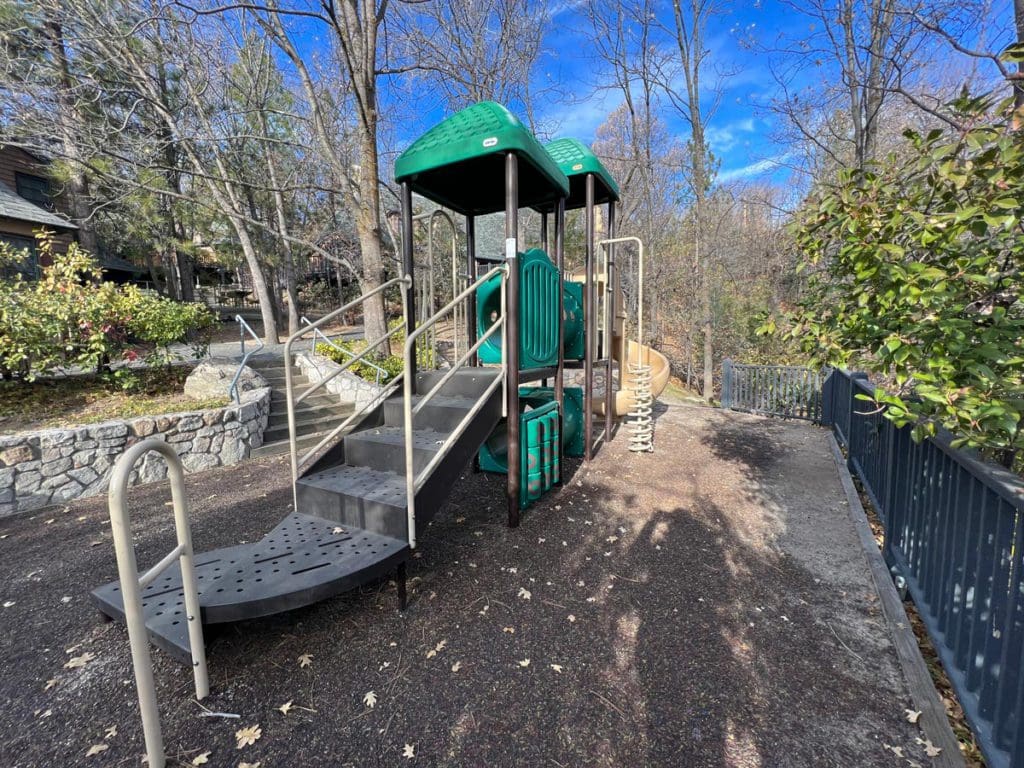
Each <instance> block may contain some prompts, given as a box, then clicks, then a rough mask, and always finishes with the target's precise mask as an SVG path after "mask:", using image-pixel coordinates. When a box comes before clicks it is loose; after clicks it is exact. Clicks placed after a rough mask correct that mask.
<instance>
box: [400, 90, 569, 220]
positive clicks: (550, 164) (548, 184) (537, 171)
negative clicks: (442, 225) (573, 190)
mask: <svg viewBox="0 0 1024 768" xmlns="http://www.w3.org/2000/svg"><path fill="white" fill-rule="evenodd" d="M508 152H514V153H515V154H516V156H517V157H518V158H519V206H520V207H521V208H528V207H539V206H544V205H551V204H553V203H554V202H555V201H556V200H558V198H560V197H565V196H566V195H568V194H569V180H568V179H567V178H566V176H565V174H564V173H562V172H561V171H560V170H559V169H558V166H557V165H556V164H555V161H554V160H552V159H551V156H550V155H549V154H548V153H547V152H545V151H544V148H543V147H541V145H540V144H539V143H538V142H537V139H535V138H534V137H533V134H531V133H530V131H529V130H528V129H527V128H526V126H524V125H523V124H522V123H521V122H519V119H518V118H517V117H516V116H515V115H513V114H512V113H511V112H509V111H508V110H507V109H505V107H503V106H501V105H500V104H495V103H494V102H493V101H481V102H480V103H479V104H474V105H473V106H471V107H467V108H466V109H464V110H462V111H461V112H456V113H455V114H454V115H452V116H451V117H449V118H448V119H446V120H444V121H443V122H441V123H438V124H437V125H435V126H434V127H433V128H431V129H430V130H429V131H427V132H426V133H424V134H423V135H422V136H420V137H419V138H418V139H416V141H414V142H413V143H412V145H411V146H409V148H408V149H406V150H405V152H403V153H402V154H401V155H400V156H399V157H398V160H396V161H395V180H396V181H408V182H409V183H410V185H411V186H412V189H413V191H414V192H417V193H418V194H420V195H423V196H424V197H426V198H429V199H431V200H433V201H435V202H437V203H440V204H441V205H444V206H446V207H448V208H451V209H453V210H455V211H458V212H459V213H463V214H468V215H471V216H479V215H481V214H485V213H494V212H496V211H503V210H505V164H504V156H505V155H506V154H507V153H508Z"/></svg>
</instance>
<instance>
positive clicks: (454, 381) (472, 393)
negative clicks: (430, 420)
mask: <svg viewBox="0 0 1024 768" xmlns="http://www.w3.org/2000/svg"><path fill="white" fill-rule="evenodd" d="M446 373H447V371H428V372H426V373H419V374H417V375H416V392H417V393H419V394H423V393H425V392H428V391H429V390H430V389H431V387H433V386H435V385H436V384H437V383H438V382H439V381H440V380H441V379H442V378H443V377H444V376H445V375H446ZM498 375H500V371H499V370H498V369H497V368H482V367H478V368H460V369H459V370H457V371H456V372H455V374H454V375H453V376H452V377H451V378H450V379H449V380H448V381H446V382H445V383H444V384H443V385H442V386H441V390H440V391H439V392H438V393H437V394H438V395H447V396H449V397H471V398H473V399H474V400H475V399H476V398H477V397H479V396H480V395H481V394H482V393H483V391H484V390H485V389H487V387H488V385H490V383H491V382H492V381H494V379H495V378H496V377H497V376H498ZM435 397H436V395H435Z"/></svg>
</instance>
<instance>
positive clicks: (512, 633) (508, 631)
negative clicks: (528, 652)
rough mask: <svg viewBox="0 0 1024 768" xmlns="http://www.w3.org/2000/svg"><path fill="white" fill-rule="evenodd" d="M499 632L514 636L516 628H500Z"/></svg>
mask: <svg viewBox="0 0 1024 768" xmlns="http://www.w3.org/2000/svg"><path fill="white" fill-rule="evenodd" d="M501 631H502V632H507V633H508V634H510V635H514V634H515V633H516V628H515V627H502V628H501Z"/></svg>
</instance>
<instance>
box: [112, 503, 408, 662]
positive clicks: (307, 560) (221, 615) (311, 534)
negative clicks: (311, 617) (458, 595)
mask: <svg viewBox="0 0 1024 768" xmlns="http://www.w3.org/2000/svg"><path fill="white" fill-rule="evenodd" d="M408 557H409V545H408V543H407V542H406V541H403V540H399V539H394V538H389V537H387V536H381V535H380V534H376V533H371V532H369V531H364V530H359V529H348V528H342V527H339V526H338V525H337V524H335V523H331V522H328V521H326V520H323V519H321V518H317V517H312V516H310V515H304V514H300V513H292V514H290V515H289V516H288V517H286V518H285V519H284V520H282V521H281V523H280V524H279V525H278V526H277V527H276V528H275V529H274V530H273V531H271V532H270V533H269V534H267V535H266V536H265V537H264V538H263V539H262V540H260V541H258V542H256V543H253V544H241V545H239V546H236V547H228V548H226V549H218V550H215V551H213V552H206V553H202V554H197V555H196V558H195V562H196V577H197V580H198V582H199V604H200V606H201V607H202V621H203V624H219V623H224V622H230V621H240V620H242V619H252V618H257V617H260V616H269V615H271V614H274V613H280V612H281V611H287V610H291V609H293V608H300V607H302V606H304V605H309V604H311V603H314V602H316V601H318V600H323V599H324V598H327V597H331V596H332V595H336V594H338V593H340V592H344V591H346V590H349V589H352V588H354V587H357V586H359V585H360V584H363V583H365V582H367V581H370V580H372V579H374V578H377V577H379V576H381V575H383V574H385V573H388V572H389V571H393V570H394V569H395V568H396V567H397V566H398V565H399V564H400V563H403V562H405V560H407V559H408ZM182 595H183V593H182V589H181V571H180V569H179V568H178V566H177V565H175V566H173V567H172V568H169V569H168V570H167V571H166V573H164V574H162V575H161V576H160V577H159V578H157V580H156V581H154V582H153V583H152V584H150V585H149V586H148V587H146V589H145V590H143V593H142V598H143V600H142V606H143V612H144V613H145V616H146V627H147V629H148V630H149V635H150V639H151V640H152V641H153V642H154V643H155V644H156V645H158V646H159V647H161V648H163V649H164V650H165V651H167V652H168V653H170V654H172V655H174V656H176V657H178V658H179V659H181V660H182V661H185V662H188V660H189V655H190V654H189V643H188V629H187V625H186V622H185V620H184V610H185V609H184V598H183V596H182ZM92 598H93V600H94V601H95V602H96V604H97V605H98V606H99V608H100V610H101V611H102V612H103V613H105V614H106V615H108V616H110V617H112V618H123V616H124V608H123V602H122V599H121V591H120V586H119V584H118V582H112V583H110V584H107V585H105V586H102V587H99V588H97V589H95V590H93V592H92Z"/></svg>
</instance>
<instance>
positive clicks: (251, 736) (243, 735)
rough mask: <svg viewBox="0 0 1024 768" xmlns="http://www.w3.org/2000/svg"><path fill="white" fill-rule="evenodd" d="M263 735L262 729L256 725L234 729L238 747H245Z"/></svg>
mask: <svg viewBox="0 0 1024 768" xmlns="http://www.w3.org/2000/svg"><path fill="white" fill-rule="evenodd" d="M262 735H263V729H262V728H260V727H259V726H258V725H250V726H247V727H245V728H239V729H238V730H237V731H235V738H236V739H238V745H237V746H238V749H241V748H242V747H247V746H249V745H250V744H255V743H256V742H257V740H258V739H259V738H260V736H262Z"/></svg>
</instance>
